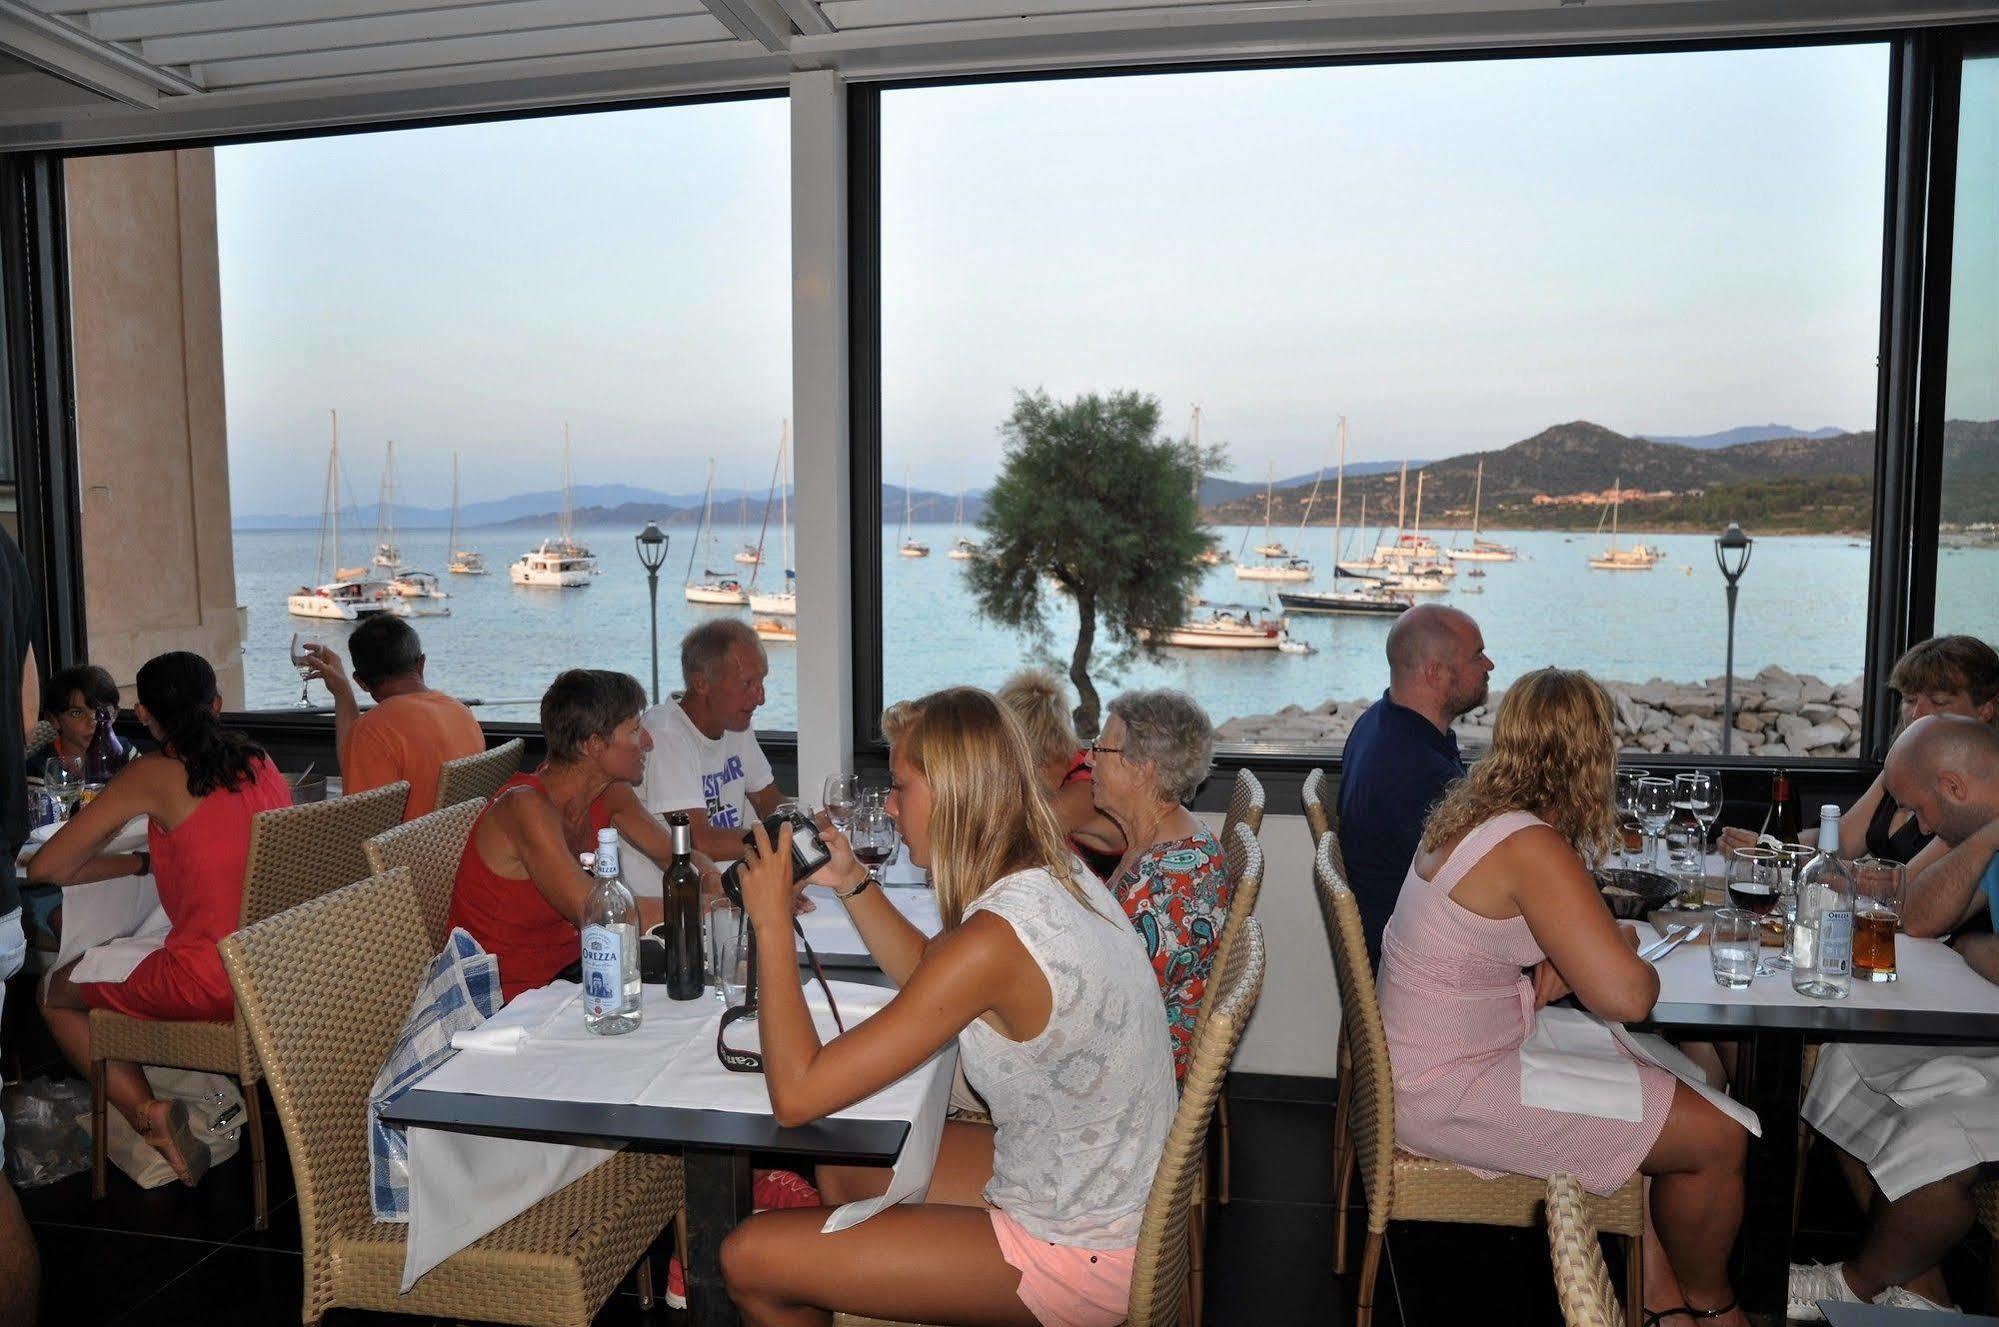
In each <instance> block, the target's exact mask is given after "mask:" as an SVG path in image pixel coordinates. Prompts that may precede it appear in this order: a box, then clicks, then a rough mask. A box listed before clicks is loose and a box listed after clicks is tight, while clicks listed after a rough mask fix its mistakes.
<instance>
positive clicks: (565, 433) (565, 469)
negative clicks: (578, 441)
mask: <svg viewBox="0 0 1999 1327" xmlns="http://www.w3.org/2000/svg"><path fill="white" fill-rule="evenodd" d="M573 524H574V511H573V509H572V507H571V500H570V496H569V421H568V420H566V419H565V420H563V421H562V524H561V525H560V526H559V527H558V528H557V529H556V534H557V536H558V537H560V538H561V540H562V548H563V552H565V553H567V552H568V551H569V545H570V543H571V540H570V538H569V532H570V530H571V528H572V527H573Z"/></svg>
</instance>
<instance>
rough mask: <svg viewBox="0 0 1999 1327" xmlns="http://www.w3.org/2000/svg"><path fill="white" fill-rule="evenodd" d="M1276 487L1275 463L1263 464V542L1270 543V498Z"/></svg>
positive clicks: (1267, 462)
mask: <svg viewBox="0 0 1999 1327" xmlns="http://www.w3.org/2000/svg"><path fill="white" fill-rule="evenodd" d="M1276 485H1277V462H1276V461H1274V460H1272V461H1266V462H1264V470H1263V542H1264V543H1266V544H1268V543H1269V542H1270V498H1271V493H1272V490H1273V489H1275V487H1276Z"/></svg>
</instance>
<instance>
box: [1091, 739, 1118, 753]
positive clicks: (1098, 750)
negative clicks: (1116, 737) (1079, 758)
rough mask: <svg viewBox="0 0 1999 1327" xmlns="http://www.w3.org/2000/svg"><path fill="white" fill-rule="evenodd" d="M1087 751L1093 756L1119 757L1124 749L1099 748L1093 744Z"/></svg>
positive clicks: (1112, 747) (1115, 747) (1113, 747)
mask: <svg viewBox="0 0 1999 1327" xmlns="http://www.w3.org/2000/svg"><path fill="white" fill-rule="evenodd" d="M1089 750H1090V754H1091V755H1093V756H1121V755H1123V754H1124V748H1123V747H1121V746H1099V745H1098V744H1097V743H1095V742H1092V743H1090V747H1089Z"/></svg>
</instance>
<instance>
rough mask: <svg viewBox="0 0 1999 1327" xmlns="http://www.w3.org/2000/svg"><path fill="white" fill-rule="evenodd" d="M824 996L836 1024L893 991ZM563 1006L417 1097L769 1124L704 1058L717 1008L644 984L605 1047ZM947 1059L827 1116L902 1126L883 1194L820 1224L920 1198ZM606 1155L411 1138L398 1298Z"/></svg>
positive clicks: (418, 1133)
mask: <svg viewBox="0 0 1999 1327" xmlns="http://www.w3.org/2000/svg"><path fill="white" fill-rule="evenodd" d="M835 906H838V905H837V904H836V905H835ZM833 991H834V997H835V999H837V1000H838V1001H839V1005H840V1012H841V1015H842V1016H843V1017H844V1018H845V1019H846V1022H847V1025H848V1026H849V1027H852V1026H854V1024H855V1023H857V1022H859V1021H861V1020H862V1019H864V1018H865V1017H866V1016H867V1015H868V1014H870V1013H872V1012H874V1011H875V1010H876V1009H879V1008H880V1007H881V1006H882V1005H884V1004H886V1003H887V1002H888V1000H889V999H891V998H892V997H893V996H894V992H893V991H889V990H884V989H882V988H880V987H876V986H862V985H856V984H853V983H848V982H834V983H833ZM807 993H808V997H809V1003H810V1004H811V1005H812V1007H813V1011H814V1021H815V1022H816V1023H817V1024H818V1026H819V1032H820V1036H821V1037H822V1038H828V1039H830V1038H831V1037H832V1036H834V1035H836V1029H835V1028H834V1027H833V1024H832V1020H831V1018H830V1016H828V1015H827V1014H826V1013H825V1012H824V997H823V996H821V995H820V994H819V992H818V989H817V984H816V983H814V984H813V985H812V986H810V987H808V990H807ZM511 1009H512V1006H509V1009H503V1010H501V1011H500V1013H499V1014H498V1015H497V1016H495V1018H494V1019H493V1020H492V1021H491V1023H489V1026H492V1025H495V1024H501V1022H502V1020H505V1019H507V1018H508V1017H509V1013H510V1011H511ZM572 1009H577V1010H578V1012H576V1015H575V1017H574V1018H558V1019H557V1020H556V1021H555V1022H554V1024H552V1025H551V1026H550V1027H549V1028H548V1029H547V1030H546V1031H545V1032H543V1033H541V1034H540V1035H538V1036H536V1037H534V1038H532V1039H530V1040H529V1041H528V1042H527V1043H526V1044H525V1045H524V1046H522V1048H521V1049H520V1050H519V1051H518V1052H517V1053H515V1054H512V1055H489V1054H481V1053H478V1052H460V1053H459V1054H458V1055H456V1056H454V1057H452V1058H451V1059H450V1060H448V1061H446V1062H445V1063H444V1064H442V1065H440V1066H439V1067H438V1068H437V1069H436V1071H435V1072H433V1073H432V1074H431V1075H430V1076H429V1077H428V1078H427V1079H425V1080H424V1082H423V1083H422V1085H421V1086H422V1088H423V1089H424V1090H429V1091H437V1092H468V1093H476V1094H481V1095H488V1096H509V1097H534V1098H542V1099H546V1100H553V1101H588V1102H603V1103H612V1104H629V1103H636V1104H638V1105H642V1106H659V1107H678V1108H686V1109H696V1110H718V1111H728V1112H733V1113H737V1114H745V1115H764V1116H768V1115H769V1114H770V1099H769V1096H768V1094H767V1090H766V1089H765V1087H764V1082H763V1078H762V1076H761V1075H757V1074H736V1073H730V1072H728V1071H727V1070H725V1069H723V1068H722V1066H721V1064H720V1062H719V1061H718V1060H717V1059H716V1057H715V1028H716V1025H717V1023H719V1022H720V1020H721V1017H722V1005H721V1002H720V1001H719V1000H716V999H715V998H713V994H712V992H709V993H706V994H704V995H703V996H702V998H701V999H699V1000H688V1001H675V1000H668V999H666V998H665V992H664V990H663V989H662V988H661V987H657V986H651V987H647V988H646V1000H645V1021H644V1022H643V1023H642V1024H640V1026H639V1028H638V1030H637V1031H635V1032H632V1033H629V1034H627V1035H625V1036H622V1037H615V1038H606V1037H599V1036H596V1035H594V1034H592V1033H589V1032H586V1031H585V1030H584V1028H583V1019H582V1015H581V1013H580V1009H579V1007H576V1006H572ZM730 1038H731V1042H732V1044H741V1045H742V1046H744V1047H745V1048H752V1047H753V1046H754V1033H753V1032H752V1031H751V1030H750V1028H749V1027H746V1026H743V1025H738V1027H736V1028H732V1029H731V1030H730ZM956 1056H957V1048H956V1046H955V1044H953V1045H951V1046H947V1047H945V1048H944V1049H943V1050H942V1051H940V1052H939V1053H938V1054H937V1055H936V1056H935V1057H933V1058H932V1059H931V1060H929V1061H928V1062H927V1063H925V1064H924V1065H922V1066H920V1067H919V1068H917V1069H916V1070H915V1071H913V1072H911V1073H910V1074H908V1075H906V1076H904V1077H903V1078H902V1079H901V1080H899V1081H898V1082H895V1083H892V1084H890V1085H889V1086H888V1087H886V1088H884V1089H882V1090H881V1091H880V1092H878V1093H876V1094H875V1095H874V1096H872V1097H869V1098H868V1099H867V1100H865V1101H862V1102H859V1103H857V1104H855V1105H853V1106H851V1107H849V1108H847V1109H846V1110H843V1111H839V1112H837V1113H836V1114H835V1115H834V1116H832V1117H831V1118H834V1119H858V1120H907V1121H909V1122H910V1126H911V1127H910V1133H909V1137H908V1139H907V1140H906V1141H905V1143H904V1144H903V1149H902V1154H901V1155H900V1156H899V1157H898V1158H897V1159H896V1163H895V1173H894V1178H893V1179H892V1180H891V1182H890V1186H889V1190H888V1192H887V1193H886V1194H885V1195H883V1197H882V1198H880V1199H876V1200H871V1201H870V1202H866V1203H850V1204H848V1205H847V1206H846V1207H843V1208H841V1209H839V1211H837V1212H835V1213H834V1214H833V1215H832V1216H831V1217H830V1218H829V1219H828V1222H827V1227H828V1229H845V1228H846V1227H847V1226H849V1225H852V1224H854V1223H856V1222H858V1221H862V1220H865V1219H866V1218H867V1217H869V1216H871V1215H873V1214H874V1212H875V1211H878V1210H879V1209H880V1208H881V1207H883V1206H885V1205H888V1204H890V1203H895V1202H901V1201H904V1200H905V1199H911V1198H914V1199H918V1200H920V1199H921V1197H922V1195H923V1194H924V1192H926V1191H927V1190H928V1188H929V1183H930V1170H931V1167H932V1166H933V1165H934V1164H935V1163H936V1158H937V1143H938V1139H939V1137H940V1136H941V1134H942V1130H943V1125H944V1115H945V1108H946V1106H947V1105H948V1102H949V1097H950V1090H951V1079H952V1072H953V1069H954V1068H955V1065H956ZM615 1150H616V1149H604V1148H590V1147H578V1146H574V1145H571V1144H567V1143H543V1142H529V1141H524V1140H520V1139H507V1138H491V1137H484V1136H481V1135H478V1134H467V1133H455V1132H450V1131H447V1130H442V1129H425V1128H413V1129H411V1130H410V1131H409V1167H410V1222H409V1243H408V1249H407V1252H406V1255H405V1259H404V1265H403V1282H402V1284H403V1288H404V1289H405V1290H407V1289H408V1288H409V1287H410V1286H411V1285H414V1284H415V1283H416V1281H417V1279H418V1278H419V1277H421V1276H422V1275H423V1274H424V1273H425V1272H427V1271H429V1270H430V1269H431V1268H432V1267H435V1266H436V1265H437V1264H438V1263H440V1262H442V1261H443V1260H444V1259H445V1258H448V1257H450V1256H451V1255H452V1254H453V1253H456V1252H457V1251H458V1250H460V1249H462V1248H464V1247H466V1246H467V1245H469V1244H471V1243H473V1242H474V1241H476V1240H478V1239H479V1238H481V1237H482V1236H484V1235H486V1234H488V1233H490V1232H491V1231H493V1230H495V1229H497V1228H498V1227H500V1226H502V1225H504V1224H505V1223H506V1222H508V1221H511V1220H512V1219H513V1218H514V1217H516V1216H518V1215H520V1214H521V1213H522V1212H524V1211H526V1210H527V1209H528V1208H529V1207H531V1206H533V1205H534V1204H535V1203H537V1202H539V1201H541V1199H542V1198H544V1197H546V1196H548V1195H549V1194H551V1193H554V1192H555V1191H556V1190H557V1189H560V1188H562V1187H563V1186H564V1185H566V1184H569V1183H571V1182H573V1181H574V1180H576V1179H578V1178H580V1177H581V1176H583V1175H585V1174H588V1173H589V1172H590V1171H591V1170H593V1169H594V1168H596V1167H597V1166H599V1165H601V1164H603V1162H605V1161H606V1160H608V1159H609V1158H610V1157H611V1155H612V1154H613V1152H614V1151H615Z"/></svg>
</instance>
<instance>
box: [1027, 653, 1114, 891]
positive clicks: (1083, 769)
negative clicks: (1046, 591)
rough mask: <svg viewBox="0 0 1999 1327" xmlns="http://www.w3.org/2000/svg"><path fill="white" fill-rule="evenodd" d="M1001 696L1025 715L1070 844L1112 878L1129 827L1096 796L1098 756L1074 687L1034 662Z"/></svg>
mask: <svg viewBox="0 0 1999 1327" xmlns="http://www.w3.org/2000/svg"><path fill="white" fill-rule="evenodd" d="M999 698H1000V701H1001V703H1003V704H1004V705H1005V706H1006V707H1007V708H1008V709H1010V710H1012V711H1013V717H1014V718H1016V719H1018V720H1020V727H1021V731H1022V732H1023V733H1024V734H1025V735H1026V737H1027V750H1028V753H1029V754H1030V755H1031V756H1032V757H1033V758H1034V765H1035V769H1036V770H1037V771H1038V772H1039V774H1040V776H1041V787H1042V790H1043V791H1044V792H1045V793H1047V795H1048V804H1049V806H1050V807H1051V808H1053V810H1054V812H1055V823H1056V824H1057V825H1058V826H1059V827H1060V828H1061V830H1062V832H1063V833H1064V834H1066V835H1068V836H1069V848H1070V850H1071V851H1072V852H1074V853H1075V854H1076V855H1077V856H1078V857H1081V858H1082V859H1083V864H1084V865H1085V866H1087V867H1089V868H1090V870H1092V871H1094V872H1095V873H1096V875H1097V878H1098V879H1101V880H1109V879H1110V878H1111V876H1112V873H1113V872H1115V871H1116V870H1117V867H1118V865H1119V862H1118V859H1119V857H1120V856H1121V855H1122V854H1123V853H1124V850H1125V839H1124V830H1123V829H1122V828H1121V827H1120V826H1119V825H1118V823H1117V821H1116V820H1114V819H1112V818H1111V817H1109V816H1106V815H1105V814H1104V813H1103V811H1102V810H1101V809H1099V807H1098V806H1097V802H1096V797H1095V781H1096V771H1095V768H1094V765H1095V762H1093V761H1092V760H1091V759H1090V749H1089V748H1088V747H1086V746H1084V745H1083V743H1082V739H1081V738H1079V737H1077V736H1076V728H1075V725H1074V724H1072V723H1070V721H1069V689H1068V688H1067V687H1065V686H1063V685H1062V682H1061V679H1060V678H1058V677H1056V676H1055V674H1053V673H1051V672H1049V671H1048V670H1047V669H1045V668H1028V669H1023V670H1022V671H1020V672H1018V673H1015V674H1014V675H1013V676H1012V677H1009V678H1008V679H1007V680H1006V681H1005V682H1003V683H1001V685H1000V689H999Z"/></svg>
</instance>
